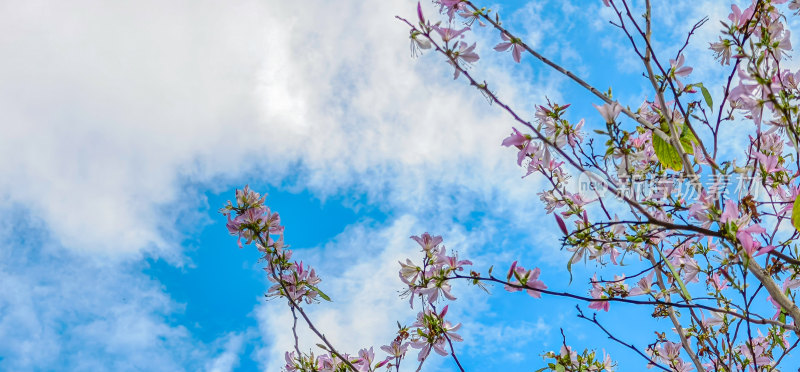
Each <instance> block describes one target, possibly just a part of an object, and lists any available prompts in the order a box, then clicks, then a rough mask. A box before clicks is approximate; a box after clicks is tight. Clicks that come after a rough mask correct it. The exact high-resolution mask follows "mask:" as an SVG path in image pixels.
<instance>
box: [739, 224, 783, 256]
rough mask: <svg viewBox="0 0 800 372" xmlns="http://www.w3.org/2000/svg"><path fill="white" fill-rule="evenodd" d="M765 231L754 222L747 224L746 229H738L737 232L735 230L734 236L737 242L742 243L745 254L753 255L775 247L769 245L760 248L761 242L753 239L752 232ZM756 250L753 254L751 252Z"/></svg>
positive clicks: (760, 232) (759, 232)
mask: <svg viewBox="0 0 800 372" xmlns="http://www.w3.org/2000/svg"><path fill="white" fill-rule="evenodd" d="M765 232H766V230H765V229H764V228H763V227H761V226H759V225H758V224H754V225H751V226H748V227H747V228H746V229H740V230H739V231H738V232H736V238H737V239H739V243H741V244H742V248H744V251H745V252H747V254H749V255H751V256H753V257H755V256H759V255H762V254H764V253H767V252H769V251H771V250H773V249H775V247H773V246H771V245H768V246H766V247H764V248H761V243H760V242H758V241H757V240H753V235H752V234H762V233H765ZM759 248H761V249H759ZM756 251H757V253H756V254H755V255H753V252H756Z"/></svg>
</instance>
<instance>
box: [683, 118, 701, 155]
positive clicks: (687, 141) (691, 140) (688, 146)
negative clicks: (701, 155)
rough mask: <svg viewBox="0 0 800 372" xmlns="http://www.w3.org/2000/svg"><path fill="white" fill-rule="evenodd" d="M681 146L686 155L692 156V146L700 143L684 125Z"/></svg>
mask: <svg viewBox="0 0 800 372" xmlns="http://www.w3.org/2000/svg"><path fill="white" fill-rule="evenodd" d="M680 140H681V146H682V147H683V151H686V153H687V154H690V155H694V146H693V144H695V143H700V142H699V141H698V140H697V137H695V136H694V133H692V130H691V129H689V126H688V125H686V124H684V125H683V131H682V132H681V138H680Z"/></svg>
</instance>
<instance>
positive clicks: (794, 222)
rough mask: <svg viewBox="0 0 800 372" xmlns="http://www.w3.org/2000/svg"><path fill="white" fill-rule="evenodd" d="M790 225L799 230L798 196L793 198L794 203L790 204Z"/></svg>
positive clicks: (799, 201) (799, 206)
mask: <svg viewBox="0 0 800 372" xmlns="http://www.w3.org/2000/svg"><path fill="white" fill-rule="evenodd" d="M792 226H794V228H795V229H796V230H798V231H800V198H796V199H794V205H793V206H792Z"/></svg>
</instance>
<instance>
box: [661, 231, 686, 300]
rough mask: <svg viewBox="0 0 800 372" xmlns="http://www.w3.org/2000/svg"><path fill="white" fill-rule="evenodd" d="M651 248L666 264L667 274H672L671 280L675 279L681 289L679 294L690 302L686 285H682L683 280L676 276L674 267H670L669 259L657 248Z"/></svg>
mask: <svg viewBox="0 0 800 372" xmlns="http://www.w3.org/2000/svg"><path fill="white" fill-rule="evenodd" d="M653 248H655V249H656V251H657V252H658V254H659V255H660V256H661V259H662V260H664V263H666V264H667V267H668V268H669V272H670V274H672V278H673V279H675V282H677V283H678V286H679V287H681V292H683V298H685V299H686V300H687V301H691V300H692V296H691V295H689V290H688V289H686V285H685V284H683V279H681V276H680V275H678V271H677V270H675V267H674V266H672V262H670V261H669V259H667V256H664V253H662V252H661V250H660V249H658V246H655V245H654V246H653Z"/></svg>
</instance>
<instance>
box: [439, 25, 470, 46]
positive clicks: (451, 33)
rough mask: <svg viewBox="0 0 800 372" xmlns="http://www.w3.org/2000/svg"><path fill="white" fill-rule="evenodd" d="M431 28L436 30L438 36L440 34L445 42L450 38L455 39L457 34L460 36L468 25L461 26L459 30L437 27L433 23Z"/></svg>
mask: <svg viewBox="0 0 800 372" xmlns="http://www.w3.org/2000/svg"><path fill="white" fill-rule="evenodd" d="M433 29H434V30H436V32H438V33H439V36H441V38H442V41H444V42H445V43H447V42H449V41H450V40H453V39H455V38H457V37H459V36H462V34H463V33H464V32H465V31H467V30H469V27H464V28H462V29H460V30H456V29H454V28H448V27H439V26H436V25H434V26H433ZM462 37H463V36H462Z"/></svg>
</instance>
